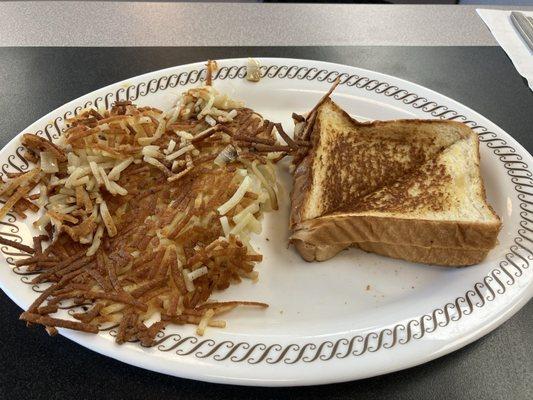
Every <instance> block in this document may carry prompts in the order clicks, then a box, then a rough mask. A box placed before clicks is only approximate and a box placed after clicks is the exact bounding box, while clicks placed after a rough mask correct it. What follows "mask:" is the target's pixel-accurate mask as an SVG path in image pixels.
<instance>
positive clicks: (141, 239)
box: [0, 64, 306, 346]
mask: <svg viewBox="0 0 533 400" xmlns="http://www.w3.org/2000/svg"><path fill="white" fill-rule="evenodd" d="M213 68H216V64H214V65H213V64H210V65H209V76H208V78H209V79H212V76H213V75H212V74H213V72H214V70H212V69H213ZM209 83H210V82H209ZM276 132H278V133H279V134H280V135H281V136H282V138H283V139H284V140H285V141H286V143H287V145H282V144H280V143H279V142H278V140H277V137H276ZM23 144H24V145H25V146H26V153H27V154H29V155H30V156H31V157H32V159H33V160H34V161H35V162H37V165H36V167H35V168H34V169H32V170H31V171H28V172H25V173H23V174H19V175H17V176H13V177H12V178H11V180H10V181H8V182H5V183H3V184H2V186H1V187H0V195H2V196H3V197H6V198H7V201H6V204H5V205H4V207H3V208H2V210H0V214H2V213H3V215H5V214H6V213H7V212H9V211H10V210H11V209H13V210H14V211H15V212H16V213H17V214H18V215H20V216H22V215H23V213H24V212H25V211H27V210H30V211H34V209H35V208H39V207H38V206H37V205H36V204H35V203H33V202H32V199H34V200H35V199H37V201H38V204H39V206H40V207H41V208H44V210H45V214H44V215H43V216H42V217H41V218H39V219H38V220H37V221H36V223H35V225H36V226H37V227H38V228H40V229H42V230H43V231H46V232H47V235H39V236H37V237H35V238H34V246H33V247H31V246H28V245H23V244H20V243H16V242H12V241H10V240H7V239H4V238H0V244H4V245H8V246H12V247H15V248H17V249H18V250H20V251H22V252H24V253H28V254H29V256H28V257H27V258H22V259H19V260H17V261H16V266H17V267H18V268H26V270H25V271H26V272H28V273H33V274H34V277H33V278H32V283H34V284H48V285H49V286H48V288H47V289H46V290H44V292H42V293H41V295H40V296H39V297H38V298H37V299H36V300H35V302H34V303H33V304H32V305H31V306H30V307H29V308H28V310H27V311H26V312H24V313H22V315H21V316H20V318H21V319H22V320H25V321H27V322H28V324H40V325H44V326H45V327H46V330H47V332H48V333H50V334H55V333H56V332H57V330H56V327H57V328H68V329H75V330H80V331H83V332H88V333H96V332H98V330H100V329H106V328H109V327H112V326H114V327H115V329H116V341H117V343H123V342H127V341H140V342H141V343H142V344H143V345H147V346H148V345H151V344H153V343H154V340H155V339H156V335H157V334H158V332H160V331H161V329H163V328H164V327H165V326H166V325H167V324H169V323H173V324H194V325H197V333H198V334H199V335H202V334H203V333H204V331H205V329H206V327H207V326H212V327H224V326H225V322H224V321H222V320H219V319H217V317H218V316H219V315H220V314H222V313H225V312H228V311H230V310H232V309H233V308H235V307H237V306H239V305H240V306H252V307H260V308H265V307H268V305H267V304H265V303H261V302H247V301H232V302H213V301H211V300H210V297H211V295H212V293H213V292H214V291H216V290H223V289H225V288H227V287H229V285H230V284H232V283H237V282H240V281H241V280H242V279H252V280H256V279H257V277H258V274H257V272H256V271H254V266H255V264H256V263H257V262H260V261H261V260H262V256H261V255H260V254H258V253H256V252H255V251H254V250H253V248H252V246H251V245H250V243H249V238H250V234H251V233H252V232H256V233H257V232H259V231H260V228H261V226H260V222H259V220H260V218H261V216H262V212H263V211H268V210H270V209H277V194H276V193H277V187H276V178H275V169H274V166H273V165H274V164H275V162H277V160H279V159H280V158H281V157H283V156H284V155H286V154H289V153H292V152H296V151H298V150H299V149H300V147H301V146H305V145H306V143H305V141H294V140H291V139H290V138H289V137H288V135H287V134H286V133H285V132H284V131H283V129H282V128H281V125H279V124H275V123H273V122H270V121H267V120H263V118H262V117H261V116H260V115H259V114H257V113H255V112H254V111H253V110H251V109H248V108H245V107H243V106H242V104H239V103H236V102H234V101H232V100H231V99H229V98H227V97H226V96H224V95H221V94H219V93H218V92H217V91H216V90H214V89H213V88H212V87H210V86H204V87H200V88H196V89H191V90H189V91H188V92H186V93H184V94H183V95H182V98H181V103H180V104H179V105H178V106H176V107H175V108H173V109H172V110H171V111H169V112H162V111H160V110H158V109H155V108H152V107H137V106H135V105H134V104H132V103H131V102H130V101H117V102H116V103H115V104H114V105H113V107H112V108H111V109H110V110H96V109H88V110H84V111H82V112H80V113H79V114H78V115H76V116H75V117H74V118H72V119H70V120H69V127H68V129H67V130H66V131H65V132H64V135H63V137H62V138H61V140H60V141H59V143H58V144H53V143H51V142H49V141H47V140H45V139H43V138H41V137H39V136H36V135H32V134H25V135H24V137H23ZM37 186H38V187H39V190H40V193H39V194H37V195H29V193H30V191H32V190H33V189H34V188H36V187H37ZM15 205H17V207H14V206H15ZM6 208H7V209H6ZM45 240H50V243H49V245H48V246H47V247H46V248H45V249H44V250H43V247H42V244H41V243H42V242H43V241H45ZM72 306H80V307H83V309H81V308H80V309H79V310H78V311H76V312H73V313H71V316H72V317H73V318H74V320H71V319H64V318H61V317H60V316H52V315H53V314H55V313H56V312H58V311H60V310H61V307H72Z"/></svg>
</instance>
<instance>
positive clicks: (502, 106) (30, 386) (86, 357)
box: [0, 46, 533, 400]
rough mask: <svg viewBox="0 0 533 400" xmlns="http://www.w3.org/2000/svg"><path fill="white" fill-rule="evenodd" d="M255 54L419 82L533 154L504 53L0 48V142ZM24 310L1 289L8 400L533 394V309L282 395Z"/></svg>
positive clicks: (0, 391) (521, 94)
mask: <svg viewBox="0 0 533 400" xmlns="http://www.w3.org/2000/svg"><path fill="white" fill-rule="evenodd" d="M249 54H257V55H263V56H279V57H296V58H308V59H319V60H327V61H332V62H339V63H346V64H350V65H355V66H359V67H363V68H369V69H373V70H377V71H380V72H383V73H389V74H392V75H396V76H398V77H401V78H405V79H407V80H411V81H414V82H416V83H419V84H422V85H425V86H427V87H430V88H432V89H434V90H437V91H439V92H441V93H443V94H445V95H448V96H450V97H452V98H454V99H456V100H458V101H460V102H463V103H464V104H466V105H468V106H470V107H472V108H473V109H475V110H476V111H478V112H480V113H481V114H483V115H485V116H486V117H488V118H489V119H491V120H492V121H493V122H495V123H496V124H498V125H499V126H501V127H502V128H503V129H504V130H506V131H507V132H508V133H509V134H511V135H512V136H514V137H515V138H516V139H517V140H518V141H519V142H521V143H522V144H523V145H524V146H525V147H526V149H528V150H529V151H533V136H532V135H531V126H533V114H532V113H531V109H532V108H533V95H532V94H531V91H530V90H529V89H528V88H527V86H526V84H525V83H524V81H523V79H522V78H521V77H520V76H519V75H518V74H517V73H516V71H515V70H514V68H513V66H512V64H511V63H510V61H509V60H508V59H507V57H506V56H505V53H504V52H503V51H502V50H501V49H500V48H499V47H382V46H381V47H278V48H273V47H261V48H246V47H244V48H243V47H239V48H230V47H228V48H221V47H216V48H0V76H2V78H3V80H2V85H0V116H1V118H0V146H3V145H4V144H5V143H6V142H7V141H8V140H9V139H10V138H12V137H13V136H14V135H15V134H16V133H18V132H19V131H21V130H23V129H24V128H25V127H26V126H27V125H29V124H30V123H32V122H33V121H35V120H36V119H37V118H39V117H41V116H42V115H44V114H46V113H47V112H49V111H51V110H53V109H54V108H56V107H58V106H60V105H62V104H63V103H65V102H67V101H69V100H72V99H73V98H76V97H78V96H80V95H82V94H85V93H87V92H89V91H91V90H94V89H97V88H99V87H102V86H104V85H107V84H110V83H112V82H115V81H118V80H121V79H126V78H128V77H131V76H134V75H137V74H141V73H144V72H148V71H151V70H155V69H159V68H165V67H169V66H172V65H179V64H183V63H189V62H195V61H201V60H205V59H207V58H214V59H217V58H224V57H245V56H247V55H249ZM488 66H490V68H489V67H488ZM19 314H20V309H19V308H18V307H17V306H16V305H15V304H14V303H13V302H12V301H11V300H10V299H9V298H8V297H7V296H5V295H4V294H3V293H1V292H0V320H1V321H2V324H0V337H1V338H2V346H1V350H0V351H1V358H2V360H1V361H0V398H2V399H22V398H30V399H67V398H74V399H100V398H112V399H130V398H131V399H140V398H149V399H167V398H168V399H199V398H200V399H202V398H207V397H217V398H235V399H246V400H249V399H289V398H290V399H295V400H299V399H302V400H303V399H309V398H335V399H353V398H358V397H361V398H365V399H374V398H375V399H378V398H379V399H395V400H396V399H422V398H433V399H446V400H448V399H456V398H457V399H462V398H468V399H517V400H520V399H531V398H533V382H532V379H531V372H532V371H533V334H532V332H533V303H532V302H530V303H529V304H527V305H526V306H525V307H524V308H523V309H522V310H520V311H519V312H518V313H517V314H516V315H515V316H513V317H512V318H511V319H510V320H509V321H507V322H506V323H505V324H504V325H502V326H501V327H499V328H498V329H496V330H495V331H494V332H492V333H490V334H488V335H487V336H485V337H484V338H482V339H480V340H478V341H477V342H475V343H473V344H471V345H469V346H466V347H465V348H463V349H461V350H459V351H456V352H454V353H452V354H450V355H447V356H445V357H442V358H440V359H437V360H434V361H432V362H429V363H427V364H424V365H421V366H418V367H415V368H411V369H408V370H405V371H400V372H397V373H393V374H388V375H385V376H381V377H376V378H371V379H365V380H362V381H357V382H349V383H343V384H336V385H327V386H318V387H306V388H286V389H264V388H239V387H234V386H222V385H214V384H206V383H202V382H194V381H187V380H183V379H178V378H173V377H169V376H164V375H160V374H156V373H152V372H149V371H144V370H142V369H139V368H136V367H132V366H129V365H126V364H122V363H120V362H118V361H115V360H112V359H110V358H107V357H104V356H101V355H98V354H96V353H93V352H91V351H89V350H87V349H85V348H82V347H81V346H78V345H76V344H74V343H72V342H70V341H69V340H67V339H65V338H63V337H61V336H58V337H54V338H49V337H47V336H46V334H44V333H43V332H42V331H41V330H32V329H27V328H26V327H25V325H24V324H23V323H22V322H20V321H19V320H18V315H19ZM325 367H327V364H325Z"/></svg>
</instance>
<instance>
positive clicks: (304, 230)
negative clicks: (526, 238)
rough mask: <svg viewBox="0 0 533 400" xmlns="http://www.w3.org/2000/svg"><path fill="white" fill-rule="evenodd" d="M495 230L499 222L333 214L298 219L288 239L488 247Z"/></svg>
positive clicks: (322, 242) (492, 243) (494, 240)
mask: <svg viewBox="0 0 533 400" xmlns="http://www.w3.org/2000/svg"><path fill="white" fill-rule="evenodd" d="M499 230H500V224H499V223H481V222H460V221H434V220H422V219H405V218H395V217H378V216H371V215H356V216H354V215H335V216H325V217H321V218H315V219H310V220H307V221H304V222H302V223H301V224H299V225H298V227H297V229H296V230H294V231H293V233H292V236H291V240H300V241H303V242H307V243H308V244H311V245H315V246H318V245H325V244H328V245H329V244H339V243H358V242H382V243H389V244H405V245H413V246H422V247H440V248H455V249H492V248H493V247H494V246H495V245H496V243H497V235H498V232H499Z"/></svg>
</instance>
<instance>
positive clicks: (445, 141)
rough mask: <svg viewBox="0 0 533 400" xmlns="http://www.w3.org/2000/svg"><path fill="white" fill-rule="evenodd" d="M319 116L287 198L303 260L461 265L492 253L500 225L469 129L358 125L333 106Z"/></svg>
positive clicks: (431, 124)
mask: <svg viewBox="0 0 533 400" xmlns="http://www.w3.org/2000/svg"><path fill="white" fill-rule="evenodd" d="M314 112H316V115H314V116H313V118H308V124H312V126H307V129H305V130H304V131H305V132H306V133H307V134H308V135H309V136H310V137H308V138H303V139H309V140H310V141H311V148H310V150H309V151H308V152H307V154H306V155H305V156H303V157H302V158H300V160H299V161H298V164H297V165H296V169H295V171H294V187H293V191H292V194H291V202H292V204H291V221H290V226H291V242H292V243H293V244H294V246H295V247H296V249H297V250H298V252H299V253H300V254H301V255H302V257H303V258H304V259H305V260H307V261H314V260H317V261H323V260H327V259H329V258H331V257H333V256H334V255H336V254H337V253H338V252H339V251H341V250H343V249H345V248H347V247H350V246H357V247H359V248H361V249H363V250H366V251H369V252H374V253H378V254H382V255H385V256H389V257H394V258H401V259H405V260H408V261H413V262H421V263H427V264H437V265H449V266H465V265H471V264H476V263H479V262H480V261H481V260H483V258H484V257H485V256H486V255H487V253H488V252H489V250H490V249H492V248H493V247H494V246H495V245H496V243H497V236H498V232H499V230H500V227H501V222H500V219H499V217H498V216H497V215H496V213H495V212H494V210H493V209H492V208H491V207H490V205H489V204H488V203H487V201H486V196H485V189H484V186H483V180H482V178H481V175H480V170H479V161H480V160H479V143H478V138H477V135H476V134H475V133H474V132H473V131H472V130H471V129H470V128H468V127H467V126H466V125H464V124H461V123H457V122H451V121H441V120H397V121H383V122H370V123H361V122H358V121H356V120H354V119H352V118H351V117H350V116H349V115H348V114H347V113H346V112H344V111H343V110H342V109H341V108H340V107H338V106H337V105H336V104H335V103H334V102H333V101H332V100H331V99H329V98H327V99H326V100H325V101H323V102H322V103H321V105H320V106H319V107H318V108H317V109H316V111H314ZM304 134H305V133H304ZM300 139H302V138H300Z"/></svg>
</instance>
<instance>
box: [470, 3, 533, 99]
mask: <svg viewBox="0 0 533 400" xmlns="http://www.w3.org/2000/svg"><path fill="white" fill-rule="evenodd" d="M476 11H477V13H478V14H479V16H480V17H481V18H482V19H483V21H484V22H485V24H486V25H487V26H488V28H489V29H490V31H491V32H492V34H493V35H494V38H495V39H496V41H497V42H498V43H499V45H500V46H501V47H502V48H503V49H504V50H505V52H506V53H507V55H508V56H509V58H510V59H511V61H512V62H513V64H514V66H515V68H516V70H517V71H518V73H519V74H520V75H522V76H523V77H524V78H526V79H527V81H528V83H529V88H530V89H531V90H533V51H531V50H530V49H529V47H527V44H526V42H525V41H524V40H523V39H522V37H521V36H520V34H519V33H518V31H517V30H516V28H515V27H514V25H513V23H512V22H511V11H504V10H485V9H477V10H476ZM522 12H523V13H524V14H525V15H526V16H528V17H533V12H527V11H526V12H524V11H522Z"/></svg>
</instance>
